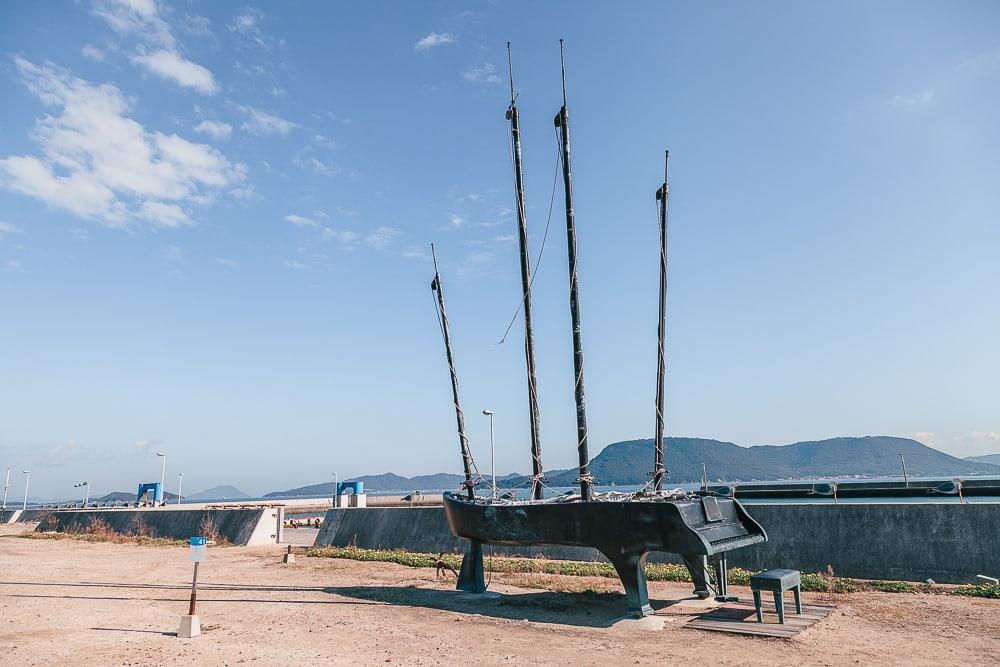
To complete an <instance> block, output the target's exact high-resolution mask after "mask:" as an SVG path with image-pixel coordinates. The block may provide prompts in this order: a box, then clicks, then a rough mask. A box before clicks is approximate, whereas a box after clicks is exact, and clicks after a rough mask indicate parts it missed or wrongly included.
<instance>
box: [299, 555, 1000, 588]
mask: <svg viewBox="0 0 1000 667" xmlns="http://www.w3.org/2000/svg"><path fill="white" fill-rule="evenodd" d="M306 555H307V556H314V557H319V558H345V559H349V560H360V561H377V562H381V563H397V564H399V565H406V566H408V567H436V566H437V563H438V557H437V556H436V555H434V554H424V553H413V552H409V551H402V550H398V549H359V548H358V547H312V548H310V549H307V550H306ZM441 561H443V562H444V563H445V564H447V565H450V566H452V567H454V568H455V569H458V568H459V567H460V566H461V564H462V556H461V555H458V554H444V555H443V556H441ZM491 567H492V568H493V571H494V572H500V573H508V574H527V573H535V574H563V575H570V576H584V577H606V578H609V579H617V578H618V575H617V574H616V573H615V569H614V567H612V566H611V563H604V562H581V561H567V560H542V559H537V558H507V557H503V558H501V557H494V558H493V561H492V566H491ZM753 574H754V573H753V572H751V571H750V570H744V569H742V568H738V567H734V568H730V570H729V583H731V584H733V585H736V586H749V585H750V577H751V576H753ZM646 579H648V580H649V581H682V582H683V581H686V582H690V581H691V576H690V575H689V574H688V571H687V568H686V567H684V566H683V565H680V564H676V563H655V564H653V563H650V564H648V565H646ZM926 588H927V587H926V586H920V585H915V584H911V583H907V582H905V581H867V580H862V579H845V578H843V577H835V576H833V572H832V571H829V572H827V573H826V574H808V573H804V574H803V575H802V590H804V591H814V592H825V593H854V592H857V591H882V592H885V593H910V592H914V591H923V590H925V589H926ZM964 594H970V595H971V594H972V593H964ZM997 597H1000V595H998V596H997Z"/></svg>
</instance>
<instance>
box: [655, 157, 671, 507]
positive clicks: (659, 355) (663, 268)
mask: <svg viewBox="0 0 1000 667" xmlns="http://www.w3.org/2000/svg"><path fill="white" fill-rule="evenodd" d="M669 160H670V151H666V152H665V154H664V157H663V185H662V186H660V188H658V189H657V191H656V200H657V201H658V202H659V203H660V316H659V319H658V320H657V327H656V337H657V348H656V350H657V352H656V437H655V438H654V439H653V442H654V444H655V447H656V460H655V462H654V465H653V490H655V491H659V490H660V488H661V487H662V486H663V475H664V474H665V473H666V469H665V468H664V467H663V400H664V396H663V395H664V388H663V383H664V379H665V376H666V371H667V362H666V336H667V319H666V318H667V201H668V199H669V196H670V188H669V186H668V185H667V162H668V161H669Z"/></svg>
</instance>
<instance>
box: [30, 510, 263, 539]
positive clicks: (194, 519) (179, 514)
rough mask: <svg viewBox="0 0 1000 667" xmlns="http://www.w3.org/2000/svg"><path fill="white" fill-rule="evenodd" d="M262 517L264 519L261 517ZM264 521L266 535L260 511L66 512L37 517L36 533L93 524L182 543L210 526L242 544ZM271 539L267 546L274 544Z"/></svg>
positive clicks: (80, 528) (84, 528) (83, 528)
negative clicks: (102, 523) (38, 521)
mask: <svg viewBox="0 0 1000 667" xmlns="http://www.w3.org/2000/svg"><path fill="white" fill-rule="evenodd" d="M265 514H267V515H268V516H266V517H265ZM262 519H266V523H267V524H268V528H269V529H270V533H268V534H271V533H276V532H277V531H276V529H275V528H271V526H272V524H273V522H274V520H275V519H274V518H273V517H271V516H270V512H268V511H267V510H265V509H263V508H259V507H258V508H255V509H254V508H246V509H244V508H240V509H218V510H164V509H155V510H137V509H131V510H70V511H58V512H47V513H46V515H45V516H43V517H40V518H39V520H40V523H39V524H38V527H37V528H35V530H36V531H47V530H54V531H58V532H86V531H87V530H88V529H89V528H90V527H91V526H92V523H93V522H95V521H98V522H104V523H105V524H107V526H108V527H109V528H110V529H111V530H112V531H114V532H116V533H120V534H123V535H135V534H137V533H138V532H140V531H143V533H144V534H145V535H149V536H150V537H163V538H167V539H178V540H186V539H187V538H189V537H193V536H197V535H205V532H206V528H207V527H208V526H209V525H210V526H211V528H212V530H213V532H214V534H215V535H217V536H218V538H220V539H223V540H225V541H227V542H229V543H230V544H237V545H246V544H249V543H250V542H251V537H253V536H254V532H255V531H256V530H257V529H258V526H260V525H261V522H262ZM275 542H276V539H275V540H272V541H271V543H272V544H273V543H275Z"/></svg>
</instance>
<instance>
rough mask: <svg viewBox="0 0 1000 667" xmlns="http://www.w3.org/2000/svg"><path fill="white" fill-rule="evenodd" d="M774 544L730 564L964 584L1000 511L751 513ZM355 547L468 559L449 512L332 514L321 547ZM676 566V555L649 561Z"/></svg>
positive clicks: (992, 557) (923, 508)
mask: <svg viewBox="0 0 1000 667" xmlns="http://www.w3.org/2000/svg"><path fill="white" fill-rule="evenodd" d="M747 507H748V510H749V511H750V514H751V515H752V516H753V517H754V518H755V519H756V520H757V521H759V522H760V523H761V525H763V526H764V529H765V530H766V531H767V534H768V538H769V541H768V542H767V543H765V544H759V545H755V546H752V547H747V548H745V549H739V550H736V551H733V552H730V554H729V561H730V564H731V565H734V566H739V567H745V568H748V569H754V570H760V569H766V568H771V567H787V568H793V569H798V570H802V571H803V572H822V571H825V570H826V568H827V565H829V566H831V567H833V570H834V573H835V574H837V575H838V576H843V577H857V578H861V579H899V580H904V581H923V580H925V579H928V578H930V579H934V580H935V581H938V582H942V583H965V582H969V581H972V580H974V579H975V576H976V575H977V574H987V575H992V576H997V574H998V573H1000V549H998V547H997V542H996V536H997V535H998V534H1000V504H992V503H970V504H964V505H960V504H958V503H957V502H955V503H898V504H873V505H862V504H842V505H835V504H833V503H830V504H820V503H812V504H781V505H778V504H766V505H748V506H747ZM351 544H354V545H356V546H359V547H363V548H371V549H406V550H409V551H419V552H427V553H438V552H442V551H444V552H461V551H464V549H465V542H464V541H463V540H461V539H459V538H456V537H455V536H454V535H452V534H451V531H450V530H449V529H448V524H447V522H446V521H445V516H444V508H441V507H414V508H368V509H364V510H361V509H339V510H330V511H329V512H327V515H326V519H325V520H324V522H323V526H322V528H321V529H320V532H319V535H318V536H317V538H316V545H317V546H328V545H334V546H348V545H351ZM493 553H495V554H497V555H516V556H541V557H545V558H553V559H564V560H603V557H602V556H601V555H600V554H599V553H598V552H597V551H596V550H594V549H585V548H576V547H500V546H498V547H494V550H493ZM649 560H650V562H670V561H676V560H677V559H676V558H675V557H673V556H672V555H671V554H661V553H653V554H650V558H649Z"/></svg>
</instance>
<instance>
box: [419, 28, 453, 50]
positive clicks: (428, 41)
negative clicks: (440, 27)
mask: <svg viewBox="0 0 1000 667" xmlns="http://www.w3.org/2000/svg"><path fill="white" fill-rule="evenodd" d="M455 42H456V37H455V35H452V34H451V33H447V32H432V33H429V34H428V35H426V36H424V37H421V38H420V39H418V40H417V43H416V44H414V45H413V50H414V51H427V50H428V49H433V48H434V47H435V46H444V45H446V44H454V43H455Z"/></svg>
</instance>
